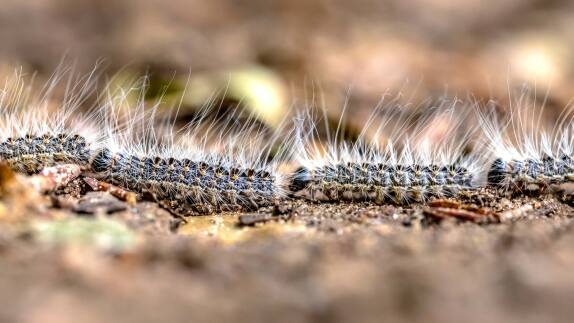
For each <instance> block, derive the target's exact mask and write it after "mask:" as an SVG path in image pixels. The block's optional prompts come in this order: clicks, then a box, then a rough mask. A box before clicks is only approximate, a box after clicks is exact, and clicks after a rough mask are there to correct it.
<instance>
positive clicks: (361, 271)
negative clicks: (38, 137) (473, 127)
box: [0, 180, 574, 323]
mask: <svg viewBox="0 0 574 323" xmlns="http://www.w3.org/2000/svg"><path fill="white" fill-rule="evenodd" d="M78 181H81V180H78ZM78 181H77V182H74V183H72V184H73V185H72V186H74V185H80V182H78ZM80 186H81V185H80ZM6 192H7V191H5V190H4V191H3V194H4V195H3V196H2V199H1V200H0V201H2V203H1V206H2V211H3V212H4V213H2V214H3V217H2V219H4V220H5V221H4V223H3V224H2V226H1V229H0V233H1V234H0V253H1V255H2V256H1V257H0V272H2V275H0V286H2V288H1V290H0V303H1V304H2V306H1V307H0V321H1V322H59V323H61V322H64V323H65V322H102V321H105V322H158V321H163V322H190V321H193V322H222V321H233V322H271V321H272V322H380V321H387V322H461V321H465V322H484V321H488V322H541V321H544V322H549V321H552V322H569V321H570V318H571V317H572V315H574V306H573V305H574V297H573V296H574V276H573V275H572V270H573V269H574V248H573V247H572V246H573V245H574V225H573V224H574V220H573V218H572V214H573V213H572V207H570V206H569V205H568V201H569V200H568V199H565V198H564V196H558V197H557V196H551V195H549V196H546V195H544V196H541V197H529V198H526V197H514V198H511V199H509V198H505V197H500V196H499V195H497V194H496V193H495V192H493V191H492V190H482V191H479V192H474V193H472V194H469V195H467V196H462V197H460V198H459V199H458V200H452V199H451V200H441V201H435V202H432V203H431V204H430V206H420V205H416V206H411V207H396V206H391V205H385V206H375V205H369V204H366V203H355V204H313V203H308V202H303V201H300V200H288V201H284V202H281V203H278V204H277V205H276V206H274V207H270V208H267V209H263V210H260V211H259V212H257V213H249V214H235V213H226V214H219V215H214V216H202V217H193V218H189V219H187V221H185V222H178V221H176V220H174V218H173V217H172V216H171V215H170V214H169V213H168V212H166V211H165V210H163V209H160V208H158V207H157V206H156V204H155V203H152V202H138V203H137V204H135V205H130V204H129V203H128V202H124V201H121V200H120V199H117V198H116V197H114V196H112V195H111V194H109V193H108V192H93V191H92V192H83V191H82V190H81V189H79V190H74V189H71V190H67V191H66V192H62V191H60V192H59V195H57V194H51V195H48V196H39V197H38V196H37V197H35V200H34V202H33V203H32V204H34V207H38V206H42V205H44V206H45V207H46V208H45V209H43V210H42V211H34V212H32V211H30V210H28V211H25V212H22V215H17V214H16V213H15V212H16V211H15V210H17V208H14V206H13V205H11V204H10V203H11V199H10V194H8V193H6ZM18 203H20V204H25V203H26V200H25V199H23V200H19V202H18ZM7 210H8V211H10V210H11V211H10V212H11V213H6V212H7ZM8 215H10V216H11V217H9V216H8ZM15 217H16V220H14V219H15ZM26 218H27V219H28V220H26V221H24V220H23V219H26ZM8 219H10V221H8Z"/></svg>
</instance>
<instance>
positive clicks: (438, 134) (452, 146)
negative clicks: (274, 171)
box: [290, 96, 483, 205]
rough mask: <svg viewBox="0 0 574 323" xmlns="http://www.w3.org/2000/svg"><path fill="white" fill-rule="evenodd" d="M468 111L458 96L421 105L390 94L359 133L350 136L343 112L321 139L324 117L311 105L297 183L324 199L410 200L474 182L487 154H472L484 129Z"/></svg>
mask: <svg viewBox="0 0 574 323" xmlns="http://www.w3.org/2000/svg"><path fill="white" fill-rule="evenodd" d="M344 110H345V109H344ZM468 112H469V109H468V107H467V106H465V105H463V104H461V102H459V101H458V100H456V99H440V100H437V101H436V102H434V103H432V102H431V103H430V104H427V105H424V106H423V105H421V106H418V107H417V106H413V105H410V104H402V103H401V98H400V96H397V97H394V98H390V99H387V98H386V97H385V96H383V98H382V99H381V101H380V103H379V104H378V105H377V106H376V107H375V109H373V112H372V113H371V115H370V117H369V118H368V119H367V121H366V122H365V123H364V125H363V128H362V130H361V132H360V134H359V135H358V138H357V139H356V140H354V141H351V142H350V141H347V140H345V139H344V137H345V136H344V133H343V130H342V129H344V122H343V117H341V119H340V120H339V122H338V126H337V128H336V130H335V132H334V134H333V133H331V132H329V131H327V140H326V144H321V143H319V141H318V140H317V137H318V133H319V132H318V130H317V129H318V124H317V123H316V121H315V120H316V119H317V118H315V117H313V116H311V112H309V110H308V111H307V112H304V113H302V114H300V115H299V120H298V121H296V122H297V123H298V124H299V126H298V127H297V129H298V130H297V138H298V140H297V143H296V145H294V148H295V151H294V156H296V160H297V161H298V163H299V165H300V168H299V169H298V170H297V171H296V172H295V174H293V176H292V179H291V185H290V189H291V191H292V192H293V193H294V194H295V195H296V196H302V197H305V198H308V199H311V200H317V201H370V202H374V203H376V204H383V203H395V204H403V205H404V204H410V203H413V202H418V203H425V202H427V201H428V199H429V198H431V197H449V196H453V195H455V194H457V193H459V192H460V191H461V190H470V189H474V188H476V187H477V186H478V185H479V184H480V181H481V177H482V176H481V173H482V172H483V170H482V167H481V165H482V163H481V157H480V154H478V153H476V152H475V153H466V151H467V148H468V147H469V146H470V144H471V141H472V139H473V136H474V135H475V134H476V132H477V129H476V127H474V126H469V124H470V122H469V116H470V113H468ZM323 115H324V116H325V113H323ZM343 115H344V113H343ZM326 128H327V129H328V127H326Z"/></svg>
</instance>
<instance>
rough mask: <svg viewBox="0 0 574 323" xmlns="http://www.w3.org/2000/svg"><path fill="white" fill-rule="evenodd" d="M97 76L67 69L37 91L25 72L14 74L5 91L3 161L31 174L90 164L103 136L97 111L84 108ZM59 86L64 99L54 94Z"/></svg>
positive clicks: (0, 94) (0, 110) (0, 117)
mask: <svg viewBox="0 0 574 323" xmlns="http://www.w3.org/2000/svg"><path fill="white" fill-rule="evenodd" d="M93 78H94V72H92V73H90V74H88V75H87V76H84V77H76V76H74V75H73V74H72V73H70V71H69V70H64V69H61V70H59V72H58V73H56V74H54V75H53V76H52V78H51V79H50V80H49V82H47V83H46V85H45V86H44V88H43V89H42V90H39V91H37V92H36V90H37V89H35V88H33V85H32V83H30V84H29V85H26V84H25V77H24V76H23V75H22V72H16V73H15V74H14V75H12V76H11V77H8V78H7V79H6V80H5V84H4V87H3V88H2V89H1V90H0V160H2V161H4V162H5V163H6V164H7V165H8V166H9V167H11V168H12V169H13V170H15V171H18V172H22V173H27V174H34V173H38V172H39V171H40V170H42V169H43V168H44V167H48V166H54V165H58V164H77V165H80V166H83V167H86V166H87V165H88V162H89V158H90V151H91V149H92V148H93V147H95V146H97V144H98V142H99V140H100V137H101V135H100V131H99V127H98V126H97V118H96V114H95V112H89V111H88V112H86V113H84V114H81V113H79V111H78V110H79V108H80V107H81V106H82V105H83V104H85V103H86V100H87V98H88V97H89V96H90V94H92V92H93V90H94V81H93ZM59 86H63V88H64V93H63V94H62V98H61V99H58V98H56V96H57V95H55V93H54V92H56V88H57V87H59Z"/></svg>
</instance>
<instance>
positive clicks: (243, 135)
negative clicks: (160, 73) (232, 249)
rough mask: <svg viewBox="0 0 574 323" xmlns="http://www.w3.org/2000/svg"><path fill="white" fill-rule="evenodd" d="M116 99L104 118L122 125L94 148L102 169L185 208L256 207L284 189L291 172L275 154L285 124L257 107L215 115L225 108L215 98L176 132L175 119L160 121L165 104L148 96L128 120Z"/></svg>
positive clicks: (99, 173) (93, 165)
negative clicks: (275, 124)
mask: <svg viewBox="0 0 574 323" xmlns="http://www.w3.org/2000/svg"><path fill="white" fill-rule="evenodd" d="M142 98H143V97H142ZM120 100H121V98H120ZM114 101H117V100H115V99H114V98H112V99H111V100H110V103H109V104H108V105H107V110H108V111H107V112H106V113H105V114H106V115H107V116H108V117H107V118H104V119H105V120H106V121H105V123H106V124H108V126H107V128H111V129H119V128H121V130H119V131H112V132H110V133H109V134H108V135H107V137H106V139H105V140H104V141H103V144H102V147H101V148H99V149H97V150H95V151H94V152H93V154H92V156H91V158H90V170H91V172H93V174H94V176H95V177H97V178H99V179H102V180H104V181H107V182H109V183H112V184H114V185H117V186H120V187H122V188H125V189H127V190H131V191H134V192H138V193H142V194H148V195H151V196H152V197H153V198H154V199H155V200H157V201H158V202H160V204H161V205H162V206H164V207H166V208H168V209H169V210H170V211H172V212H173V213H175V214H177V215H184V216H185V215H194V214H209V213H213V212H221V211H240V210H254V209H257V208H259V207H263V206H269V205H271V204H273V203H274V202H275V201H276V199H278V198H280V197H282V196H284V188H283V187H284V175H283V174H281V173H279V172H278V171H277V167H278V160H279V159H281V158H282V157H281V156H282V153H277V154H276V155H275V156H271V154H272V153H273V151H272V149H273V148H274V144H275V143H276V142H277V139H278V138H279V137H278V132H275V133H270V131H269V129H265V126H264V125H262V124H259V123H257V118H256V116H255V115H246V113H244V112H241V111H240V110H235V111H233V112H230V113H228V114H227V115H226V116H225V117H219V118H218V117H215V118H213V117H212V116H213V115H217V114H218V113H217V112H218V111H217V109H216V108H215V107H214V106H209V105H208V106H206V107H204V108H202V109H201V111H200V112H199V113H198V116H196V117H195V118H194V119H193V120H192V121H191V122H189V124H188V125H187V126H186V127H185V129H184V130H182V131H179V132H177V131H175V130H174V127H173V122H172V121H169V122H164V127H163V129H160V128H158V127H156V126H155V125H154V122H155V120H156V119H157V118H156V116H155V111H157V110H158V107H157V106H155V107H151V108H149V109H147V111H151V113H146V107H145V102H144V100H143V99H140V100H139V101H138V103H137V104H136V105H137V106H136V107H132V109H131V111H135V112H134V113H133V115H130V116H128V117H127V119H128V120H129V122H128V123H126V124H124V125H123V126H118V125H115V123H116V122H117V121H116V119H114V118H113V116H114V115H117V114H116V113H115V112H114V111H113V110H114V109H115V108H116V107H117V106H118V103H117V102H114ZM110 116H112V117H111V118H110ZM172 119H173V118H172ZM168 120H169V119H168ZM271 132H273V131H271Z"/></svg>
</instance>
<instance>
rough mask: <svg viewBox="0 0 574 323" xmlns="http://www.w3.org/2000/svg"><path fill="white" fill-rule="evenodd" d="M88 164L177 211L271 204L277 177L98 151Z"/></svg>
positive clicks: (107, 178) (111, 179) (109, 178)
mask: <svg viewBox="0 0 574 323" xmlns="http://www.w3.org/2000/svg"><path fill="white" fill-rule="evenodd" d="M91 168H92V171H94V172H95V173H96V174H98V175H99V177H100V178H101V179H103V180H105V181H108V182H110V183H112V184H115V185H118V186H120V187H123V188H125V189H128V190H132V191H135V192H138V193H151V194H153V195H154V197H155V198H156V199H157V200H158V201H160V202H162V204H163V205H167V206H168V207H169V208H170V209H172V210H174V209H175V210H176V211H177V213H183V214H193V213H200V214H206V213H212V212H218V211H231V210H233V211H235V210H253V209H257V208H259V207H262V206H267V205H270V204H272V203H273V201H274V200H275V197H276V196H277V186H276V179H275V177H274V176H273V175H272V174H270V173H269V172H268V171H265V170H255V169H251V168H239V167H227V166H222V165H214V164H208V163H205V162H196V161H192V160H190V159H175V158H160V157H154V158H150V157H147V158H140V157H137V156H135V155H129V154H123V153H118V154H113V153H112V152H111V151H110V150H109V149H102V150H100V151H98V152H97V153H96V154H95V155H94V157H93V158H92V161H91Z"/></svg>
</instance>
